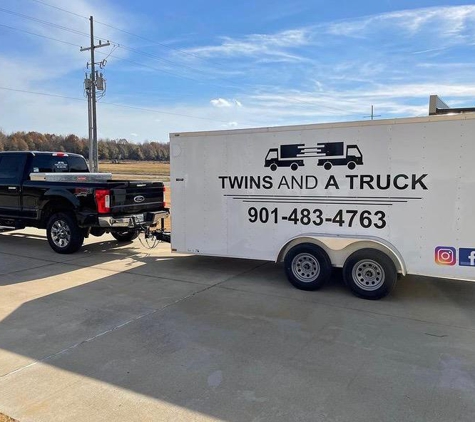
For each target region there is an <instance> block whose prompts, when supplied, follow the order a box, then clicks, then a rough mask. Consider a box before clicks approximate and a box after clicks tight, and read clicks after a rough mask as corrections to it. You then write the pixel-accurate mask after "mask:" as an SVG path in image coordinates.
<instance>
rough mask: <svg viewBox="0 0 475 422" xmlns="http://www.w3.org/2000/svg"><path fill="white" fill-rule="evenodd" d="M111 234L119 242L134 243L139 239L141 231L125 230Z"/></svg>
mask: <svg viewBox="0 0 475 422" xmlns="http://www.w3.org/2000/svg"><path fill="white" fill-rule="evenodd" d="M111 234H112V236H113V237H114V238H115V239H116V240H117V241H118V242H132V240H134V239H137V237H138V236H139V231H138V230H124V231H120V232H112V233H111Z"/></svg>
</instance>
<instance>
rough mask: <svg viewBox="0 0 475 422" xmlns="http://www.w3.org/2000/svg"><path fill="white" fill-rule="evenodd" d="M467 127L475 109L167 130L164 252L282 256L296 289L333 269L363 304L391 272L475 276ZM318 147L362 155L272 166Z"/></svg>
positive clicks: (474, 205)
mask: <svg viewBox="0 0 475 422" xmlns="http://www.w3.org/2000/svg"><path fill="white" fill-rule="evenodd" d="M474 134H475V114H456V115H434V116H429V117H422V118H404V119H394V120H378V121H363V122H347V123H331V124H315V125H302V126H287V127H272V128H259V129H242V130H226V131H215V132H196V133H173V134H171V135H170V146H171V196H172V204H173V209H172V236H171V242H172V250H174V251H179V252H185V253H193V254H202V255H213V256H222V257H236V258H249V259H260V260H268V261H277V262H279V261H284V263H285V271H286V273H287V276H288V278H289V280H290V282H291V283H292V284H293V285H294V286H296V287H298V288H300V289H304V290H314V289H317V288H319V287H321V286H322V285H323V284H324V282H325V281H326V280H327V279H328V278H329V276H330V273H331V270H332V267H342V268H343V276H344V279H345V281H346V283H347V285H348V286H349V287H350V289H351V290H352V291H353V293H355V294H356V295H358V296H361V297H365V298H370V299H376V298H380V297H383V296H385V295H386V294H388V293H389V291H390V290H391V288H392V287H393V286H394V284H395V282H396V279H397V276H398V274H400V275H406V274H417V275H424V276H431V277H443V278H453V279H462V280H471V281H473V280H475V224H474V222H473V218H474V213H475V195H474V193H475V165H474V157H475V135H474ZM322 144H324V145H327V146H326V147H325V148H326V149H327V150H328V151H332V150H335V151H339V152H341V151H343V150H342V148H343V145H345V147H348V146H351V147H352V148H353V150H354V151H357V152H358V153H357V154H356V155H358V156H359V161H358V162H355V161H354V160H348V159H343V158H344V157H343V158H341V157H340V159H338V160H334V161H333V162H332V165H331V166H330V165H329V166H324V165H322V164H320V163H319V159H316V160H312V159H304V158H298V159H299V160H301V161H300V162H299V165H297V166H290V165H289V166H287V165H282V166H277V167H276V168H271V167H270V165H269V157H268V154H269V151H281V150H282V146H283V145H291V146H293V148H294V149H295V148H296V146H297V145H298V146H299V148H315V147H318V146H319V145H320V146H321V145H322ZM331 144H335V145H334V148H332V145H331ZM347 154H348V153H347Z"/></svg>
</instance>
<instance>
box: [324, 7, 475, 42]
mask: <svg viewBox="0 0 475 422" xmlns="http://www.w3.org/2000/svg"><path fill="white" fill-rule="evenodd" d="M474 21H475V5H468V6H448V7H430V8H424V9H414V10H402V11H397V12H390V13H383V14H379V15H373V16H366V17H363V18H360V19H352V20H344V21H342V22H337V23H332V24H330V25H322V26H323V27H326V31H327V33H329V34H332V35H336V36H348V37H356V38H360V37H364V36H367V35H368V32H374V31H375V30H385V31H387V30H388V29H389V28H388V27H393V28H394V29H398V28H399V30H404V31H405V32H408V33H410V34H412V35H415V34H417V33H419V32H421V31H422V30H423V29H425V30H429V31H433V32H435V33H436V34H437V36H438V37H441V38H444V37H447V36H450V35H452V36H454V35H460V34H461V33H462V32H463V31H464V30H466V29H467V24H471V25H473V23H474Z"/></svg>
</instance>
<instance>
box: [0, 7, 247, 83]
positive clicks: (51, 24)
mask: <svg viewBox="0 0 475 422" xmlns="http://www.w3.org/2000/svg"><path fill="white" fill-rule="evenodd" d="M34 1H37V0H34ZM0 11H1V12H4V13H8V14H11V15H15V16H19V17H22V18H24V19H28V20H31V21H33V22H37V23H41V24H43V25H47V26H51V27H54V28H57V29H60V30H63V31H67V32H71V33H73V34H76V35H81V36H87V37H89V34H87V33H86V32H82V31H78V30H75V29H71V28H67V27H65V26H62V25H58V24H55V23H53V22H49V21H45V20H43V19H38V18H35V17H32V16H28V15H25V14H23V13H18V12H14V11H12V10H8V9H3V8H0ZM94 39H97V40H101V39H102V38H101V37H97V36H95V37H94ZM111 42H112V43H113V44H116V45H117V46H119V47H121V48H123V49H124V50H128V51H132V52H134V53H136V54H141V55H143V56H146V57H149V58H152V59H154V60H157V61H161V62H165V63H169V64H171V65H174V66H178V67H184V68H188V69H190V70H192V71H195V72H200V73H204V71H203V70H201V69H198V68H195V67H192V66H188V65H183V64H181V63H177V62H174V61H172V60H168V59H164V58H161V57H159V56H157V55H155V54H151V53H147V52H144V51H141V50H138V49H136V48H132V47H127V46H124V45H120V44H119V43H117V42H115V41H111ZM165 73H170V72H165ZM171 74H172V75H174V76H179V75H176V74H174V73H171ZM182 77H184V76H182ZM186 78H187V79H192V78H189V77H186ZM220 79H221V80H223V81H225V82H228V81H227V80H225V79H222V78H220ZM192 80H193V79H192ZM196 81H197V82H200V81H198V80H196ZM211 84H213V85H216V86H220V87H222V88H223V87H224V88H229V87H226V86H223V85H218V84H215V83H212V82H211ZM235 88H238V89H239V88H240V87H237V86H236V87H235Z"/></svg>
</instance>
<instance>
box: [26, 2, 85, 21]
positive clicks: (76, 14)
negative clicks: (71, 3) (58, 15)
mask: <svg viewBox="0 0 475 422" xmlns="http://www.w3.org/2000/svg"><path fill="white" fill-rule="evenodd" d="M31 1H35V2H36V3H41V4H43V5H45V6H48V7H52V8H53V9H56V10H61V11H62V12H66V13H69V14H70V15H74V16H77V17H78V18H83V19H86V20H88V19H89V18H88V17H87V16H83V15H80V14H78V13H74V12H71V11H70V10H66V9H62V8H61V7H58V6H53V5H52V4H48V3H46V2H44V1H41V0H31Z"/></svg>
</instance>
